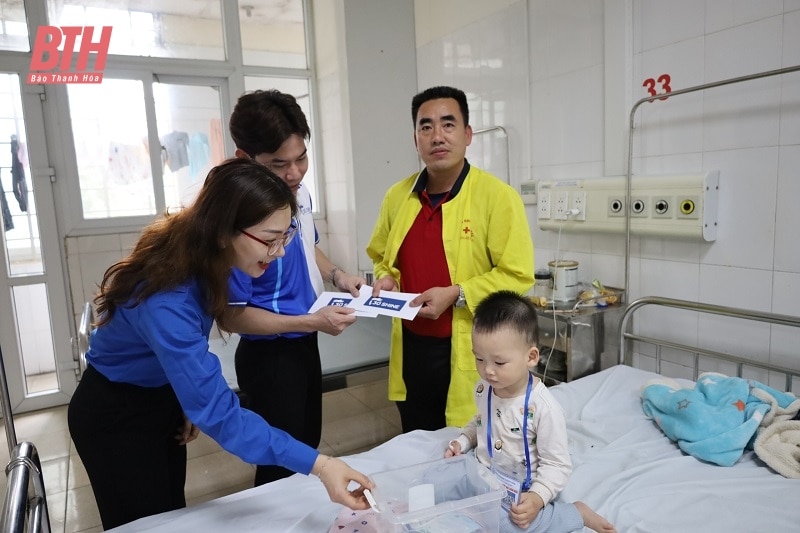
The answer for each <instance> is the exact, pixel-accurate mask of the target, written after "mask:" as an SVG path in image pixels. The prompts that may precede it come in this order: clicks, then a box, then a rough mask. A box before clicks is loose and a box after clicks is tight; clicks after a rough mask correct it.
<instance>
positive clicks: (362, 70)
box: [314, 0, 418, 272]
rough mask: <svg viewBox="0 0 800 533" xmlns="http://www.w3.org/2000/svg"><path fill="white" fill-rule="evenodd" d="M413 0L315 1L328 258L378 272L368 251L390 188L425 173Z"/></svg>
mask: <svg viewBox="0 0 800 533" xmlns="http://www.w3.org/2000/svg"><path fill="white" fill-rule="evenodd" d="M413 7H414V6H413V2H412V0H382V1H380V2H376V1H374V0H315V1H314V10H315V20H316V24H315V27H316V35H317V72H318V87H319V101H320V114H321V123H322V140H323V149H324V159H325V169H324V171H325V199H326V200H325V201H326V207H327V210H326V213H327V228H328V235H327V246H328V248H327V250H326V251H327V253H328V256H329V257H330V259H331V260H332V261H333V262H335V263H337V264H339V265H340V266H341V267H342V268H344V269H346V270H348V271H350V272H356V271H371V270H372V261H370V259H369V258H368V257H367V255H366V251H365V250H366V247H367V243H368V242H369V238H370V236H371V235H372V228H373V226H374V224H375V220H376V219H377V217H378V210H379V208H380V203H381V200H382V199H383V194H384V193H385V192H386V189H388V188H389V186H390V185H391V184H392V183H394V182H395V181H397V180H399V179H400V178H402V177H405V176H407V175H409V174H410V173H412V172H414V171H415V170H417V168H418V164H417V157H416V152H415V150H414V145H413V140H412V132H413V129H412V128H411V97H412V96H413V94H414V93H415V92H416V86H417V84H416V81H417V78H416V70H417V69H416V61H415V46H414V11H413Z"/></svg>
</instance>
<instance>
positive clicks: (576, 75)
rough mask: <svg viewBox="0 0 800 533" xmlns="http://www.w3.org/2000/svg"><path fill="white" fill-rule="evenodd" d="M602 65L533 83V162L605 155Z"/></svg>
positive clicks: (573, 160)
mask: <svg viewBox="0 0 800 533" xmlns="http://www.w3.org/2000/svg"><path fill="white" fill-rule="evenodd" d="M602 86H603V68H602V66H597V67H591V68H589V69H584V70H579V71H574V72H570V73H568V74H564V75H562V76H558V77H556V78H551V79H548V80H545V81H541V82H534V83H532V84H531V129H532V143H533V145H532V157H531V162H532V164H533V165H551V164H563V163H581V162H587V161H600V160H602V158H603V134H604V129H603V96H602V91H600V90H594V89H593V88H595V87H602Z"/></svg>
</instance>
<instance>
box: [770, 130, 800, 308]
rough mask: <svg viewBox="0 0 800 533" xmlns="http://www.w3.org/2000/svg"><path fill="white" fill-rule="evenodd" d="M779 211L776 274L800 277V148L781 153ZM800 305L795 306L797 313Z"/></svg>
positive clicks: (776, 226)
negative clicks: (792, 274) (799, 231)
mask: <svg viewBox="0 0 800 533" xmlns="http://www.w3.org/2000/svg"><path fill="white" fill-rule="evenodd" d="M779 159H780V163H779V166H778V190H777V208H776V210H775V220H776V223H775V264H774V268H775V270H780V271H784V272H793V273H800V244H799V243H800V241H799V240H798V235H797V229H798V228H800V209H798V201H800V146H798V145H795V146H784V147H781V149H780V154H779ZM798 309H800V305H798V304H797V303H795V312H796V313H797V312H798Z"/></svg>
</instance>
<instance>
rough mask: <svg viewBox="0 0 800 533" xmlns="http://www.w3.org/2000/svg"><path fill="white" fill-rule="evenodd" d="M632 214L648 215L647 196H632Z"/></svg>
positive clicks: (637, 215)
mask: <svg viewBox="0 0 800 533" xmlns="http://www.w3.org/2000/svg"><path fill="white" fill-rule="evenodd" d="M631 216H632V217H646V216H647V199H646V198H632V199H631Z"/></svg>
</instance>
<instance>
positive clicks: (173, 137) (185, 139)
mask: <svg viewBox="0 0 800 533" xmlns="http://www.w3.org/2000/svg"><path fill="white" fill-rule="evenodd" d="M161 145H162V146H163V147H164V150H166V152H167V167H169V169H170V171H172V172H176V171H178V170H180V169H182V168H183V167H185V166H187V165H188V164H189V134H188V133H186V132H184V131H173V132H171V133H167V134H166V135H164V136H163V137H161Z"/></svg>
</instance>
